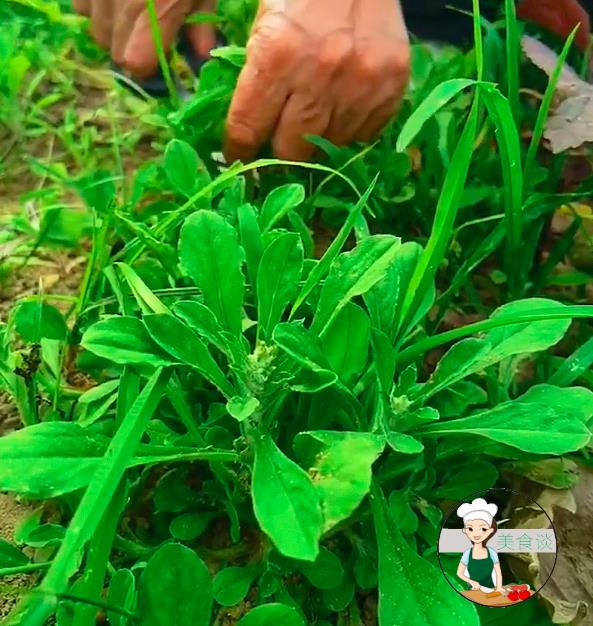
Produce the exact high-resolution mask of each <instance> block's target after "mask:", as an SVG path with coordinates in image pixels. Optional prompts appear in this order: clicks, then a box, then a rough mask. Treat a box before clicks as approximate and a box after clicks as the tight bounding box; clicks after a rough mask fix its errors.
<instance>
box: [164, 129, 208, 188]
mask: <svg viewBox="0 0 593 626" xmlns="http://www.w3.org/2000/svg"><path fill="white" fill-rule="evenodd" d="M165 174H166V175H167V178H168V179H169V182H170V183H171V186H172V187H173V189H175V191H178V192H179V193H180V194H182V195H184V196H185V197H186V198H190V197H191V196H192V195H194V194H195V193H196V191H198V190H199V186H200V184H199V183H202V184H207V183H208V182H209V176H208V174H207V172H206V169H205V168H204V166H203V164H202V163H201V162H200V158H199V157H198V153H197V152H196V151H195V150H194V149H193V148H192V147H191V146H190V145H189V144H188V143H187V142H186V141H182V140H181V139H172V140H171V141H170V142H169V143H168V144H167V147H166V149H165Z"/></svg>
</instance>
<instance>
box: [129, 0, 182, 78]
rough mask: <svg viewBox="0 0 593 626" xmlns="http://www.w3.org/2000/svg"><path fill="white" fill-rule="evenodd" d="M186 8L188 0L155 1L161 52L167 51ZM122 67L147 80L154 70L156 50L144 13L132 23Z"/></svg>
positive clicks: (180, 24) (156, 62) (145, 11)
mask: <svg viewBox="0 0 593 626" xmlns="http://www.w3.org/2000/svg"><path fill="white" fill-rule="evenodd" d="M190 8H191V2H190V1H189V0H155V9H156V14H157V19H158V24H159V28H160V33H161V40H162V42H163V47H164V49H165V51H168V50H169V48H170V47H171V44H172V43H173V41H174V39H175V36H176V34H177V31H178V30H179V29H180V27H181V26H182V24H183V22H184V20H185V16H186V15H187V14H188V13H189V10H190ZM123 64H124V66H125V67H126V69H128V70H129V71H130V72H131V73H132V75H134V76H135V77H137V78H145V77H148V76H151V75H152V74H154V72H155V71H156V70H157V68H158V64H159V61H158V55H157V48H156V44H155V42H154V40H153V37H152V28H151V25H150V16H149V14H148V10H143V11H142V12H141V13H140V15H139V16H138V19H137V20H136V22H135V23H134V26H133V28H132V31H131V33H130V37H129V39H128V42H127V44H126V47H125V51H124V55H123Z"/></svg>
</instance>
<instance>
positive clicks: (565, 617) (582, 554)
mask: <svg viewBox="0 0 593 626" xmlns="http://www.w3.org/2000/svg"><path fill="white" fill-rule="evenodd" d="M579 472H580V475H581V478H580V480H579V482H578V483H577V484H576V485H575V486H574V487H573V488H572V489H566V490H556V489H547V488H546V489H543V490H541V491H540V490H538V489H537V487H536V486H535V485H533V484H532V487H531V489H533V490H534V491H533V492H532V493H531V495H533V497H534V498H535V499H536V501H537V503H538V504H539V505H540V506H541V507H542V508H543V509H544V510H545V511H546V513H547V514H548V515H549V516H550V518H552V520H553V523H554V529H555V531H556V541H557V545H558V552H557V554H546V553H540V554H535V553H534V554H517V555H513V559H512V569H513V572H514V573H515V575H517V576H518V577H520V578H525V579H527V580H529V581H530V582H532V584H533V587H534V588H535V589H539V588H540V587H541V584H542V582H544V581H547V582H546V584H545V585H544V586H543V588H541V590H540V592H539V595H540V597H541V598H542V599H543V600H544V601H545V602H546V604H547V605H548V607H549V608H550V612H551V615H552V621H553V623H554V624H565V625H567V626H593V568H592V565H591V564H592V563H593V542H592V541H591V537H593V470H591V469H590V468H587V467H583V466H579ZM521 491H522V492H524V493H529V492H530V487H529V486H528V483H526V482H523V483H521ZM533 513H535V511H533ZM513 527H515V528H549V519H548V517H546V516H545V515H544V514H543V513H541V514H539V515H538V514H537V513H535V515H532V514H530V512H529V510H528V509H525V510H522V511H521V512H520V513H519V515H516V516H515V517H514V518H513ZM550 574H552V575H551V576H550Z"/></svg>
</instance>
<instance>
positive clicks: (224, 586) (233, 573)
mask: <svg viewBox="0 0 593 626" xmlns="http://www.w3.org/2000/svg"><path fill="white" fill-rule="evenodd" d="M256 574H257V570H256V569H254V568H253V567H225V568H224V569H222V570H220V571H219V572H218V574H216V576H215V577H214V583H213V590H214V599H215V600H216V602H218V604H220V605H221V606H234V605H235V604H239V602H241V601H242V600H243V599H244V598H245V596H246V595H247V593H248V591H249V587H251V583H252V582H253V579H254V578H255V576H256Z"/></svg>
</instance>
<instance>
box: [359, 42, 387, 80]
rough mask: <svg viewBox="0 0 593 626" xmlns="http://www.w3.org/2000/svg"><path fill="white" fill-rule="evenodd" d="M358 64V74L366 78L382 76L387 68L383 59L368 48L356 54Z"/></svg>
mask: <svg viewBox="0 0 593 626" xmlns="http://www.w3.org/2000/svg"><path fill="white" fill-rule="evenodd" d="M356 66H357V69H358V74H359V75H360V77H361V78H363V79H365V80H376V79H379V78H381V75H382V74H383V71H384V69H385V67H384V66H385V64H384V62H383V59H382V58H381V57H380V56H379V55H377V54H375V53H374V52H373V51H372V50H369V49H368V48H367V49H364V50H362V51H360V52H359V53H358V54H357V55H356Z"/></svg>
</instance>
